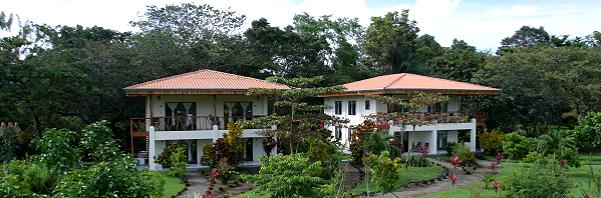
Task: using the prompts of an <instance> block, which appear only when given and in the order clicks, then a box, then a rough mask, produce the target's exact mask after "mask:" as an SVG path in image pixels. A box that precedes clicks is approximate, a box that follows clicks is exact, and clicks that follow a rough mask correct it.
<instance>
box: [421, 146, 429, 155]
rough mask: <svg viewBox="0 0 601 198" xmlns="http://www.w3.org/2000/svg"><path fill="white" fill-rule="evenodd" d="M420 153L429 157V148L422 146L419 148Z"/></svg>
mask: <svg viewBox="0 0 601 198" xmlns="http://www.w3.org/2000/svg"><path fill="white" fill-rule="evenodd" d="M419 152H420V153H421V154H422V155H423V156H426V155H428V147H425V146H421V147H419Z"/></svg>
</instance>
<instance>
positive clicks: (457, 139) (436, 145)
mask: <svg viewBox="0 0 601 198" xmlns="http://www.w3.org/2000/svg"><path fill="white" fill-rule="evenodd" d="M388 135H390V136H394V137H395V138H397V139H400V140H401V144H402V145H403V151H404V152H408V153H419V152H420V148H422V147H426V148H427V149H428V154H430V155H435V154H441V153H446V151H445V147H446V146H447V145H448V144H449V143H463V144H466V146H468V147H469V148H470V150H472V151H476V119H471V120H470V122H466V123H444V124H435V125H425V126H416V127H415V128H414V127H413V126H405V127H404V129H403V128H401V127H400V126H395V125H393V126H390V128H389V130H388Z"/></svg>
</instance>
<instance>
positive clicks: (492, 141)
mask: <svg viewBox="0 0 601 198" xmlns="http://www.w3.org/2000/svg"><path fill="white" fill-rule="evenodd" d="M504 139H505V136H503V134H501V132H500V131H499V130H498V129H495V130H492V131H490V132H488V131H484V132H483V133H482V134H480V146H481V147H482V149H484V152H485V153H488V154H496V153H500V152H503V140H504Z"/></svg>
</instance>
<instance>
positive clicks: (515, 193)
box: [504, 158, 572, 198]
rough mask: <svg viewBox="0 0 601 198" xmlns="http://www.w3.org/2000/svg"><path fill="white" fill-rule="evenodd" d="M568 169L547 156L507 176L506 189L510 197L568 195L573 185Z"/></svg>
mask: <svg viewBox="0 0 601 198" xmlns="http://www.w3.org/2000/svg"><path fill="white" fill-rule="evenodd" d="M571 185H572V182H571V181H570V178H569V175H568V174H567V173H566V169H565V168H563V167H561V166H560V165H559V164H558V162H557V160H556V159H551V158H546V159H545V162H543V163H534V164H532V165H530V166H527V167H524V168H520V169H519V170H518V171H516V172H515V173H513V175H512V176H511V177H508V178H507V181H506V183H505V185H504V186H505V190H506V191H507V195H508V197H516V198H517V197H520V198H521V197H567V196H568V194H569V191H570V188H571V187H572V186H571Z"/></svg>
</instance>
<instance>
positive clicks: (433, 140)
mask: <svg viewBox="0 0 601 198" xmlns="http://www.w3.org/2000/svg"><path fill="white" fill-rule="evenodd" d="M437 137H438V131H437V130H433V131H432V133H431V135H430V146H429V154H431V155H434V154H436V151H437V149H436V147H438V145H437V143H438V141H437V140H438V139H437Z"/></svg>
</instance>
